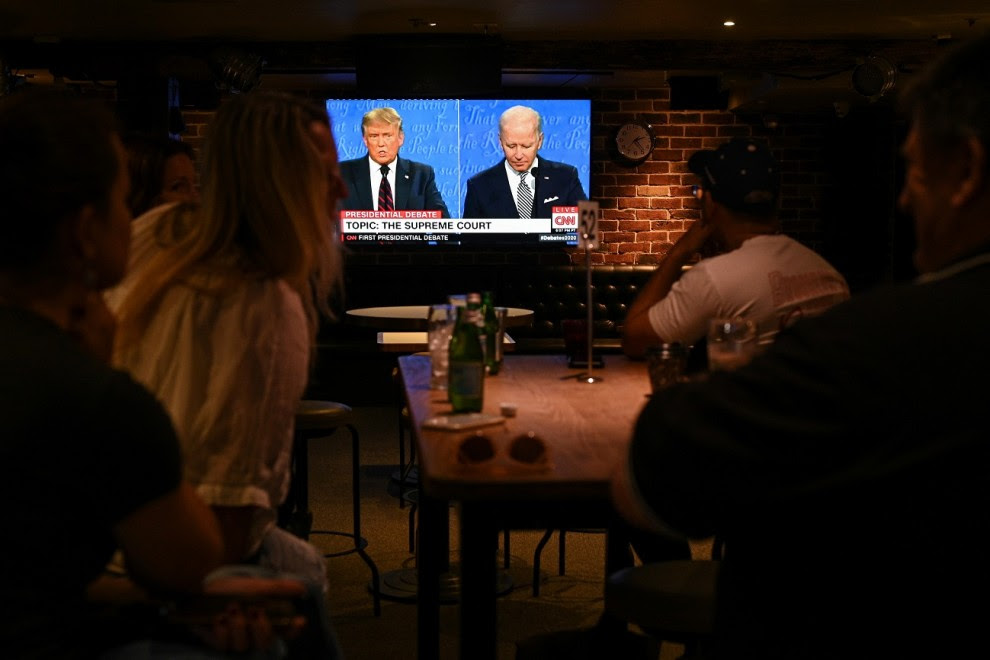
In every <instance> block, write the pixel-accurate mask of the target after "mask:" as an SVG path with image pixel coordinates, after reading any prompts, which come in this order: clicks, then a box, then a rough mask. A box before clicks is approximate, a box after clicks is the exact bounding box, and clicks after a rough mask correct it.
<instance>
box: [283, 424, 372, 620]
mask: <svg viewBox="0 0 990 660" xmlns="http://www.w3.org/2000/svg"><path fill="white" fill-rule="evenodd" d="M343 426H345V427H346V428H347V430H348V431H350V433H351V516H352V519H353V531H351V532H338V531H332V530H324V529H318V530H315V529H314V530H308V534H307V536H306V537H304V538H308V536H309V535H312V534H325V535H330V536H346V537H350V538H352V539H353V541H354V547H352V548H347V549H346V550H341V551H339V552H327V553H324V555H323V556H324V557H327V558H329V557H340V556H342V555H349V554H351V553H353V552H356V553H357V554H358V555H359V556H360V557H361V559H362V560H363V561H364V563H365V564H367V565H368V568H369V569H370V570H371V583H370V586H369V588H370V589H371V594H372V598H373V601H374V610H375V616H380V615H381V612H382V606H381V591H380V587H379V574H378V566H377V565H376V564H375V562H374V560H372V558H371V557H369V556H368V553H367V552H365V550H364V549H365V547H367V545H368V540H367V539H365V538H364V537H363V536H361V451H360V450H361V443H360V437H359V436H358V432H357V429H356V428H355V427H354V425H353V424H344V425H343ZM335 430H336V429H326V430H324V431H321V432H320V433H319V435H321V436H323V435H329V434H332V433H333V432H334V431H335ZM300 437H303V435H302V434H300ZM303 442H305V440H303ZM306 449H307V447H306V446H303V445H300V447H299V451H298V452H297V463H296V467H297V468H298V469H299V472H298V473H297V475H296V476H297V478H298V479H299V480H300V482H301V483H302V484H305V483H306V481H307V480H308V478H306V477H303V475H305V474H308V472H307V465H308V458H307V457H306V454H307V453H308V452H307V451H306ZM307 490H308V488H307V487H305V486H303V487H301V488H300V491H301V492H300V493H299V507H300V509H301V510H302V511H305V512H306V515H307V516H308V517H309V519H310V521H311V520H312V513H309V509H308V493H307V492H306V491H307ZM304 507H305V508H304Z"/></svg>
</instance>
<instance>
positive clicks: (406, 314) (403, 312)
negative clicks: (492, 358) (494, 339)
mask: <svg viewBox="0 0 990 660" xmlns="http://www.w3.org/2000/svg"><path fill="white" fill-rule="evenodd" d="M508 309H509V312H508V314H507V315H506V318H505V325H506V327H510V328H514V327H522V326H527V325H531V324H532V323H533V310H531V309H523V308H521V307H509V308H508ZM429 311H430V306H429V305H393V306H387V307H359V308H357V309H349V310H347V312H346V316H345V318H346V319H347V322H348V323H351V324H353V325H358V326H362V327H369V328H378V329H379V330H406V331H412V330H426V315H427V313H428V312H429Z"/></svg>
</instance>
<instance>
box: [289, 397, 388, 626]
mask: <svg viewBox="0 0 990 660" xmlns="http://www.w3.org/2000/svg"><path fill="white" fill-rule="evenodd" d="M340 427H345V428H346V429H347V430H348V431H350V433H351V505H352V507H353V513H352V516H353V521H354V527H353V530H352V531H349V532H345V531H335V530H325V529H313V512H312V511H310V509H309V441H310V440H315V439H317V438H325V437H328V436H330V435H331V434H332V433H333V432H334V431H336V430H337V429H338V428H340ZM360 458H361V457H360V442H359V438H358V432H357V428H355V426H354V424H353V411H352V410H351V408H350V406H346V405H344V404H343V403H337V402H336V401H313V400H303V401H300V402H299V407H298V408H297V410H296V430H295V440H294V442H293V446H292V480H291V482H290V485H289V495H288V497H287V498H286V500H285V504H283V505H282V507H281V508H280V509H279V524H280V525H281V526H282V527H284V528H285V529H288V530H289V531H290V532H292V533H293V534H295V535H296V536H299V537H300V538H303V539H307V540H308V539H309V537H310V535H314V534H324V535H330V536H343V537H347V538H350V539H353V541H354V546H353V547H349V548H347V549H345V550H341V551H338V552H328V553H326V554H324V555H323V556H324V557H340V556H343V555H349V554H352V553H355V552H356V553H357V554H358V555H360V557H361V559H363V560H364V563H365V564H367V565H368V568H370V569H371V583H370V589H371V592H372V596H373V598H374V608H375V616H379V615H381V594H380V592H379V586H378V584H379V581H378V566H376V565H375V562H374V561H373V560H372V559H371V557H369V556H368V553H367V552H365V550H364V549H365V548H366V547H367V546H368V541H367V539H365V538H364V537H363V536H361V460H360Z"/></svg>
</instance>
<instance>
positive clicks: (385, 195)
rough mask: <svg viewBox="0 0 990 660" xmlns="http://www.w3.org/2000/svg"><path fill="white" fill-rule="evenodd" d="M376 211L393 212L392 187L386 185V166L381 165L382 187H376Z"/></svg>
mask: <svg viewBox="0 0 990 660" xmlns="http://www.w3.org/2000/svg"><path fill="white" fill-rule="evenodd" d="M378 210H379V211H394V210H395V205H394V204H393V203H392V186H390V185H388V165H382V185H380V186H378Z"/></svg>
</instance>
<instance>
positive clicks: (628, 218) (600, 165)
mask: <svg viewBox="0 0 990 660" xmlns="http://www.w3.org/2000/svg"><path fill="white" fill-rule="evenodd" d="M212 117H213V113H212V111H203V110H196V109H188V108H187V109H184V110H183V118H184V120H185V122H186V127H187V128H186V132H185V133H184V134H183V136H182V139H183V140H184V141H186V142H189V143H190V144H192V145H193V147H194V149H196V150H197V154H198V153H199V149H200V147H201V146H202V143H203V140H204V137H205V134H206V129H207V126H208V124H209V122H210V120H211V119H212ZM633 118H640V119H644V120H646V121H648V122H649V123H651V124H652V125H653V126H654V129H655V131H656V134H657V138H658V139H657V145H656V148H655V149H654V151H653V155H652V157H651V158H650V159H649V160H647V161H646V162H644V163H642V164H640V165H638V166H636V167H628V166H625V165H622V164H619V163H617V162H615V161H614V160H613V159H612V158H611V156H610V150H609V146H608V141H609V140H611V139H612V132H613V130H614V129H615V128H616V127H617V126H619V125H620V124H622V123H623V122H625V121H627V120H629V119H633ZM826 121H827V120H826V119H825V118H821V117H818V116H815V115H809V116H801V115H795V116H786V115H784V116H778V117H777V124H776V126H775V127H774V128H772V129H771V128H766V127H765V126H764V125H763V122H762V119H761V118H759V117H742V116H737V115H735V114H733V113H731V112H728V111H708V110H706V111H683V110H677V111H674V110H671V109H670V88H669V87H666V86H664V87H658V88H653V89H603V90H599V91H597V92H595V93H593V95H592V175H591V190H590V191H589V197H590V198H591V199H594V200H598V201H599V203H600V204H601V207H602V217H603V219H602V223H601V232H602V241H601V248H600V249H599V250H596V251H594V252H593V253H592V254H591V261H592V263H594V264H655V263H658V262H659V261H660V260H661V259H662V258H663V255H664V254H666V252H667V250H669V249H670V247H671V246H672V245H673V244H674V243H675V242H676V241H677V240H678V238H679V237H680V236H682V235H683V234H684V232H685V231H686V230H687V228H688V227H689V226H690V223H691V222H693V221H694V220H696V219H697V218H698V216H699V207H698V203H697V201H696V200H695V199H694V198H693V197H691V185H692V184H694V183H697V179H696V177H695V176H694V175H693V174H691V173H690V172H689V171H688V170H687V159H688V158H689V157H690V156H691V154H692V153H694V152H695V151H696V150H698V149H712V148H715V147H717V146H718V145H719V144H721V143H722V142H724V141H726V140H727V139H729V138H731V137H735V136H753V137H758V138H762V139H766V140H767V141H768V143H769V145H770V148H771V150H772V151H773V153H774V155H776V156H777V158H778V159H779V160H780V162H781V169H782V182H783V188H782V200H781V220H782V224H783V229H784V232H785V233H787V234H788V235H790V236H792V237H794V238H796V239H798V240H800V241H801V242H803V243H805V244H806V245H808V246H810V247H812V248H813V249H819V248H820V247H821V244H822V241H823V234H824V227H823V222H824V218H823V213H822V199H823V192H824V190H825V188H826V187H827V186H828V184H829V175H828V173H827V171H826V166H825V164H824V162H823V157H822V148H823V146H824V141H825V139H826V138H825V134H826V133H825V122H826ZM561 250H562V253H555V254H552V255H551V254H548V252H547V251H546V250H542V251H540V253H538V254H533V255H519V254H512V255H509V254H505V253H503V252H491V251H488V252H484V253H479V252H476V253H471V252H465V251H443V252H433V253H430V254H426V253H424V252H422V251H417V252H409V251H404V250H401V249H398V248H396V249H382V250H381V251H375V252H372V251H370V250H368V249H362V250H361V251H360V252H359V253H356V254H355V255H353V258H354V259H355V260H358V261H361V262H365V263H366V262H368V261H376V262H379V263H382V264H386V263H390V264H403V263H424V261H427V260H435V261H437V262H442V263H487V264H500V263H515V262H520V261H533V262H536V261H544V262H551V263H561V262H567V261H568V260H570V261H572V262H573V263H582V264H583V263H584V252H583V251H578V250H576V249H568V248H561Z"/></svg>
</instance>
